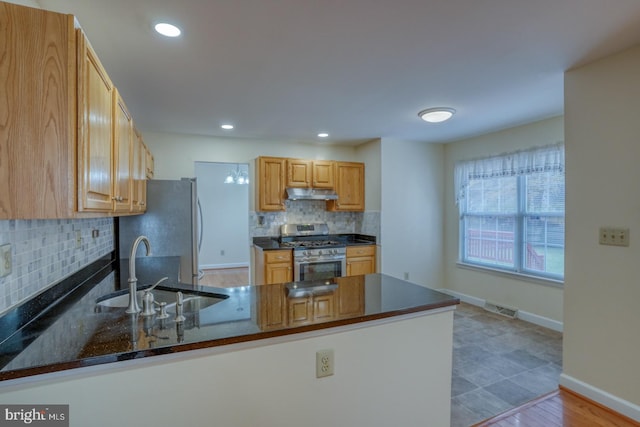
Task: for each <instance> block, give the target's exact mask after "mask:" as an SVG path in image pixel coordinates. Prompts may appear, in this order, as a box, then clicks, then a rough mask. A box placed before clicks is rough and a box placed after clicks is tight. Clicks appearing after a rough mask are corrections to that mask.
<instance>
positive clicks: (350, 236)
mask: <svg viewBox="0 0 640 427" xmlns="http://www.w3.org/2000/svg"><path fill="white" fill-rule="evenodd" d="M330 236H331V237H333V238H336V239H337V240H340V241H342V242H344V243H345V245H347V246H361V245H375V244H377V240H376V237H375V236H369V235H366V234H358V233H339V234H331V235H330ZM253 245H254V246H257V247H259V248H260V249H262V250H265V251H270V250H278V249H291V248H290V247H289V248H287V247H282V246H280V240H279V238H278V237H273V236H262V237H254V238H253Z"/></svg>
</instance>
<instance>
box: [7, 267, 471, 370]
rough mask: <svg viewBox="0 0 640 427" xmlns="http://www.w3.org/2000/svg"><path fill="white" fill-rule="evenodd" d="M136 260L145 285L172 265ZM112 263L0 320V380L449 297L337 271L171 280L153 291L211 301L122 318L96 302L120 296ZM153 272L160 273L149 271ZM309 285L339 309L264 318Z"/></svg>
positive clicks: (410, 308)
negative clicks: (315, 276) (247, 282)
mask: <svg viewBox="0 0 640 427" xmlns="http://www.w3.org/2000/svg"><path fill="white" fill-rule="evenodd" d="M138 260H139V261H141V262H140V263H139V264H136V271H137V272H138V271H139V272H140V273H139V274H138V273H137V274H136V275H137V276H138V277H141V276H144V275H149V277H152V276H153V277H154V282H155V280H157V279H159V278H160V277H163V276H162V275H169V273H171V268H172V267H171V266H172V265H175V266H177V265H178V261H177V260H176V259H173V257H170V258H157V259H153V258H152V257H150V258H148V259H147V260H145V261H143V260H144V258H139V259H138ZM123 264H124V263H123ZM120 265H121V262H120V261H118V260H111V261H109V262H104V261H102V262H101V264H100V265H99V266H98V267H96V266H95V265H94V266H92V268H91V269H90V271H91V274H90V275H89V278H87V279H86V280H79V279H76V281H77V282H78V283H74V284H72V285H71V288H72V289H71V290H68V289H67V292H65V293H64V296H63V297H60V298H59V299H57V300H56V301H53V302H52V303H51V304H50V305H49V308H48V309H45V310H42V309H41V310H42V312H41V313H39V314H37V315H36V313H35V312H34V310H35V309H36V306H33V304H35V302H32V303H31V304H32V306H31V307H30V308H29V309H27V308H25V307H20V308H17V309H15V310H12V311H11V312H9V313H5V314H4V316H3V317H2V318H0V327H1V328H2V330H3V335H0V381H4V380H10V379H15V378H21V377H26V376H31V375H37V374H42V373H48V372H55V371H61V370H67V369H73V368H79V367H85V366H91V365H99V364H105V363H113V362H118V361H124V360H130V359H138V358H144V357H151V356H155V355H162V354H168V353H177V352H181V351H188V350H193V349H199V348H207V347H216V346H221V345H227V344H232V343H239V342H246V341H252V340H260V339H265V338H271V337H275V336H280V335H289V334H296V333H301V332H308V331H311V330H316V329H323V328H331V327H338V326H344V325H348V324H353V323H359V322H365V321H370V320H376V319H382V318H389V317H394V316H399V315H403V314H409V313H415V312H420V311H428V310H432V309H436V308H441V307H448V306H454V305H456V304H458V303H459V300H458V299H456V298H454V297H451V296H449V295H446V294H443V293H440V292H437V291H434V290H431V289H428V288H425V287H422V286H418V285H415V284H412V283H409V282H406V281H403V280H399V279H396V278H393V277H391V276H387V275H384V274H370V275H366V276H353V277H340V278H335V279H332V282H331V284H330V286H327V284H326V283H323V284H320V286H319V287H318V286H317V285H318V284H317V283H309V282H300V283H295V284H294V283H290V284H279V285H262V286H241V287H234V288H213V287H204V286H193V285H184V284H180V283H177V281H176V280H175V279H173V278H171V279H170V280H168V281H167V282H165V283H163V284H162V286H158V288H156V289H158V290H159V291H161V290H162V289H164V290H171V289H173V290H176V289H180V290H182V291H183V292H185V293H192V294H198V295H205V296H212V297H218V298H220V302H217V303H216V304H214V305H211V306H209V307H206V308H203V309H201V310H199V311H194V312H189V313H186V320H185V321H184V322H178V323H176V321H175V311H174V310H173V309H169V310H168V313H169V314H170V317H169V318H167V319H158V318H157V316H150V317H144V316H141V315H129V314H126V313H125V309H124V308H115V307H99V306H97V304H96V302H97V301H99V300H101V299H102V298H104V297H105V295H111V294H114V293H116V294H118V293H120V294H122V293H126V291H125V290H124V288H126V286H127V284H126V281H125V283H122V281H123V280H121V273H120V271H121V269H122V268H121V266H120ZM156 268H157V272H160V273H161V275H160V274H155V273H154V269H156ZM176 271H177V270H176ZM175 277H177V275H176V276H175ZM149 284H151V283H149ZM165 284H168V285H167V286H164V285H165ZM161 288H162V289H161ZM316 291H317V292H318V294H317V295H322V296H324V297H327V295H329V297H331V298H337V299H339V301H340V304H335V306H336V307H339V306H344V307H347V308H348V310H347V311H345V312H336V313H334V314H332V315H331V316H328V317H324V318H323V319H321V320H315V321H314V320H313V319H309V320H307V321H303V322H300V321H298V320H296V321H295V322H294V321H285V322H283V323H281V324H266V323H265V321H264V319H265V315H264V312H265V310H272V309H273V307H276V306H278V305H281V304H273V302H274V301H280V302H282V301H285V305H286V301H288V300H290V299H291V298H314V295H316ZM332 293H334V294H335V295H334V294H332ZM44 299H46V298H44ZM29 316H30V318H29Z"/></svg>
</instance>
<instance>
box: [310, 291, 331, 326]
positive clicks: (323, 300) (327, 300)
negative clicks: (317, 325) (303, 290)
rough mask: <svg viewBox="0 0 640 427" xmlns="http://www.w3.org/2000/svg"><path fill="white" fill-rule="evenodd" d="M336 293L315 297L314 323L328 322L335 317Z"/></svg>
mask: <svg viewBox="0 0 640 427" xmlns="http://www.w3.org/2000/svg"><path fill="white" fill-rule="evenodd" d="M335 298H336V297H335V293H334V292H331V293H327V294H324V295H314V296H313V320H314V322H327V321H329V320H332V319H334V317H335V314H336V313H335V305H336V299H335Z"/></svg>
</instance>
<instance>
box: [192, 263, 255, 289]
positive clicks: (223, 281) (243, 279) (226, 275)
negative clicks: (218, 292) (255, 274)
mask: <svg viewBox="0 0 640 427" xmlns="http://www.w3.org/2000/svg"><path fill="white" fill-rule="evenodd" d="M199 284H200V285H202V286H216V287H220V288H230V287H235V286H247V285H248V284H249V268H247V267H243V268H220V269H213V270H204V276H203V277H202V279H200V282H199Z"/></svg>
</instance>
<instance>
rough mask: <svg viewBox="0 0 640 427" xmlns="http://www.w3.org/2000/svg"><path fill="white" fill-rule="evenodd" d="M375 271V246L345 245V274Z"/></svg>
mask: <svg viewBox="0 0 640 427" xmlns="http://www.w3.org/2000/svg"><path fill="white" fill-rule="evenodd" d="M375 272H376V246H375V245H366V246H347V276H358V275H361V274H373V273H375Z"/></svg>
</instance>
